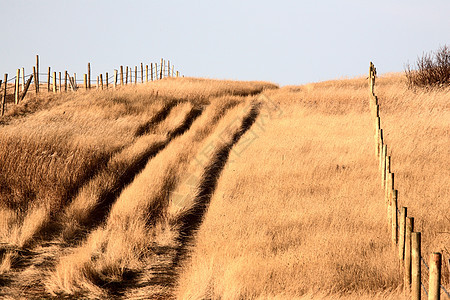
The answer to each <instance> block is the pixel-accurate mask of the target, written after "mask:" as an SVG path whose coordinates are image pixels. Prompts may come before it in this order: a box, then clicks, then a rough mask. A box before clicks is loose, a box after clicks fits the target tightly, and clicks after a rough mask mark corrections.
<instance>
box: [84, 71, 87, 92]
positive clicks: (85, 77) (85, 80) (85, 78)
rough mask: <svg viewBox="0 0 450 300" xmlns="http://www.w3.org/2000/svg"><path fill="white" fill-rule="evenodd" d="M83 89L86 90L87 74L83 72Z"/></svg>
mask: <svg viewBox="0 0 450 300" xmlns="http://www.w3.org/2000/svg"><path fill="white" fill-rule="evenodd" d="M83 81H84V89H85V90H87V89H88V79H87V74H84V80H83Z"/></svg>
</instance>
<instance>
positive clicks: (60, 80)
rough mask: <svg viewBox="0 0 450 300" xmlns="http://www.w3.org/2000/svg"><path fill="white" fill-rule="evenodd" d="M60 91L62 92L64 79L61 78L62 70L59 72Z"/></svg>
mask: <svg viewBox="0 0 450 300" xmlns="http://www.w3.org/2000/svg"><path fill="white" fill-rule="evenodd" d="M59 92H60V93H61V92H62V79H61V72H59Z"/></svg>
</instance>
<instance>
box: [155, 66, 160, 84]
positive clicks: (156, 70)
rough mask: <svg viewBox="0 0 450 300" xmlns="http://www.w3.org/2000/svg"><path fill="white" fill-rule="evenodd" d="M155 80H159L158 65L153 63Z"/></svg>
mask: <svg viewBox="0 0 450 300" xmlns="http://www.w3.org/2000/svg"><path fill="white" fill-rule="evenodd" d="M155 78H156V80H158V79H159V72H158V63H155Z"/></svg>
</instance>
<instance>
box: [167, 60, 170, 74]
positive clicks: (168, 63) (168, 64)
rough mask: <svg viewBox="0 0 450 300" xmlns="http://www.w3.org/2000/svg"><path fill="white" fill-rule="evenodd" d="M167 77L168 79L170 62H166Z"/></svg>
mask: <svg viewBox="0 0 450 300" xmlns="http://www.w3.org/2000/svg"><path fill="white" fill-rule="evenodd" d="M167 77H170V60H168V61H167Z"/></svg>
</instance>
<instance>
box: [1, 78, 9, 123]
mask: <svg viewBox="0 0 450 300" xmlns="http://www.w3.org/2000/svg"><path fill="white" fill-rule="evenodd" d="M3 85H4V86H5V89H4V90H3V99H2V116H3V115H5V110H6V92H7V90H8V74H5V77H4V80H3Z"/></svg>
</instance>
